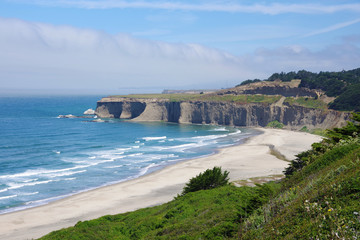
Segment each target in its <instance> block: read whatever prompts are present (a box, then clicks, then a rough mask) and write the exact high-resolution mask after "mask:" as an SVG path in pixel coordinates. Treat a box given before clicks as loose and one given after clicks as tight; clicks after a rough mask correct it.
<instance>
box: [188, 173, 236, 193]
mask: <svg viewBox="0 0 360 240" xmlns="http://www.w3.org/2000/svg"><path fill="white" fill-rule="evenodd" d="M228 175H229V172H228V171H226V170H225V171H224V172H222V170H221V167H214V168H213V169H207V170H206V171H205V172H203V173H200V174H199V175H197V176H196V177H193V178H191V179H190V181H189V182H188V183H187V184H186V186H185V187H184V189H183V192H182V195H185V194H186V193H189V192H196V191H199V190H206V189H211V188H216V187H220V186H224V185H227V184H229V178H228Z"/></svg>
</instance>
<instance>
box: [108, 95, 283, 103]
mask: <svg viewBox="0 0 360 240" xmlns="http://www.w3.org/2000/svg"><path fill="white" fill-rule="evenodd" d="M111 97H124V98H141V99H151V98H155V99H167V100H169V101H173V102H180V101H209V102H235V103H240V104H241V103H266V104H271V103H275V102H277V101H278V100H279V99H280V98H281V96H278V95H272V96H271V95H260V94H259V95H230V94H229V95H216V94H131V95H115V96H111Z"/></svg>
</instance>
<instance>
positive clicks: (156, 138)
mask: <svg viewBox="0 0 360 240" xmlns="http://www.w3.org/2000/svg"><path fill="white" fill-rule="evenodd" d="M142 139H143V140H145V141H154V140H163V139H166V136H162V137H143V138H142Z"/></svg>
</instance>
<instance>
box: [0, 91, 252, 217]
mask: <svg viewBox="0 0 360 240" xmlns="http://www.w3.org/2000/svg"><path fill="white" fill-rule="evenodd" d="M100 98H101V96H88V97H84V96H82V97H25V98H15V97H8V98H0V106H1V111H0V129H1V138H0V156H1V158H0V214H1V213H6V212H11V211H16V210H21V209H24V208H29V207H33V206H38V205H42V204H46V203H48V202H50V201H54V200H57V199H60V198H63V197H66V196H70V195H73V194H75V193H79V192H82V191H87V190H90V189H94V188H97V187H101V186H105V185H109V184H113V183H117V182H121V181H125V180H129V179H133V178H136V177H139V176H142V175H144V174H148V173H150V172H152V171H155V170H158V169H160V168H163V167H165V166H167V165H169V164H173V163H176V162H177V161H181V160H184V159H189V158H195V157H200V156H203V155H208V154H212V153H214V151H215V150H216V149H217V148H221V147H225V146H230V145H234V144H239V143H241V142H242V141H243V140H244V139H245V138H247V137H249V136H251V135H253V134H256V132H255V131H254V130H250V129H245V128H233V127H223V126H210V125H190V124H172V123H135V122H128V121H122V120H116V119H107V121H106V122H91V121H90V120H92V119H86V118H69V119H65V118H58V117H57V116H58V115H65V114H73V115H82V114H83V112H84V111H85V110H87V109H88V108H93V109H95V108H96V101H98V100H99V99H100Z"/></svg>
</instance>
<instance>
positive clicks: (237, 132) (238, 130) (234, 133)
mask: <svg viewBox="0 0 360 240" xmlns="http://www.w3.org/2000/svg"><path fill="white" fill-rule="evenodd" d="M240 133H242V132H241V130H240V129H236V132H233V133H229V135H237V134H240Z"/></svg>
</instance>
